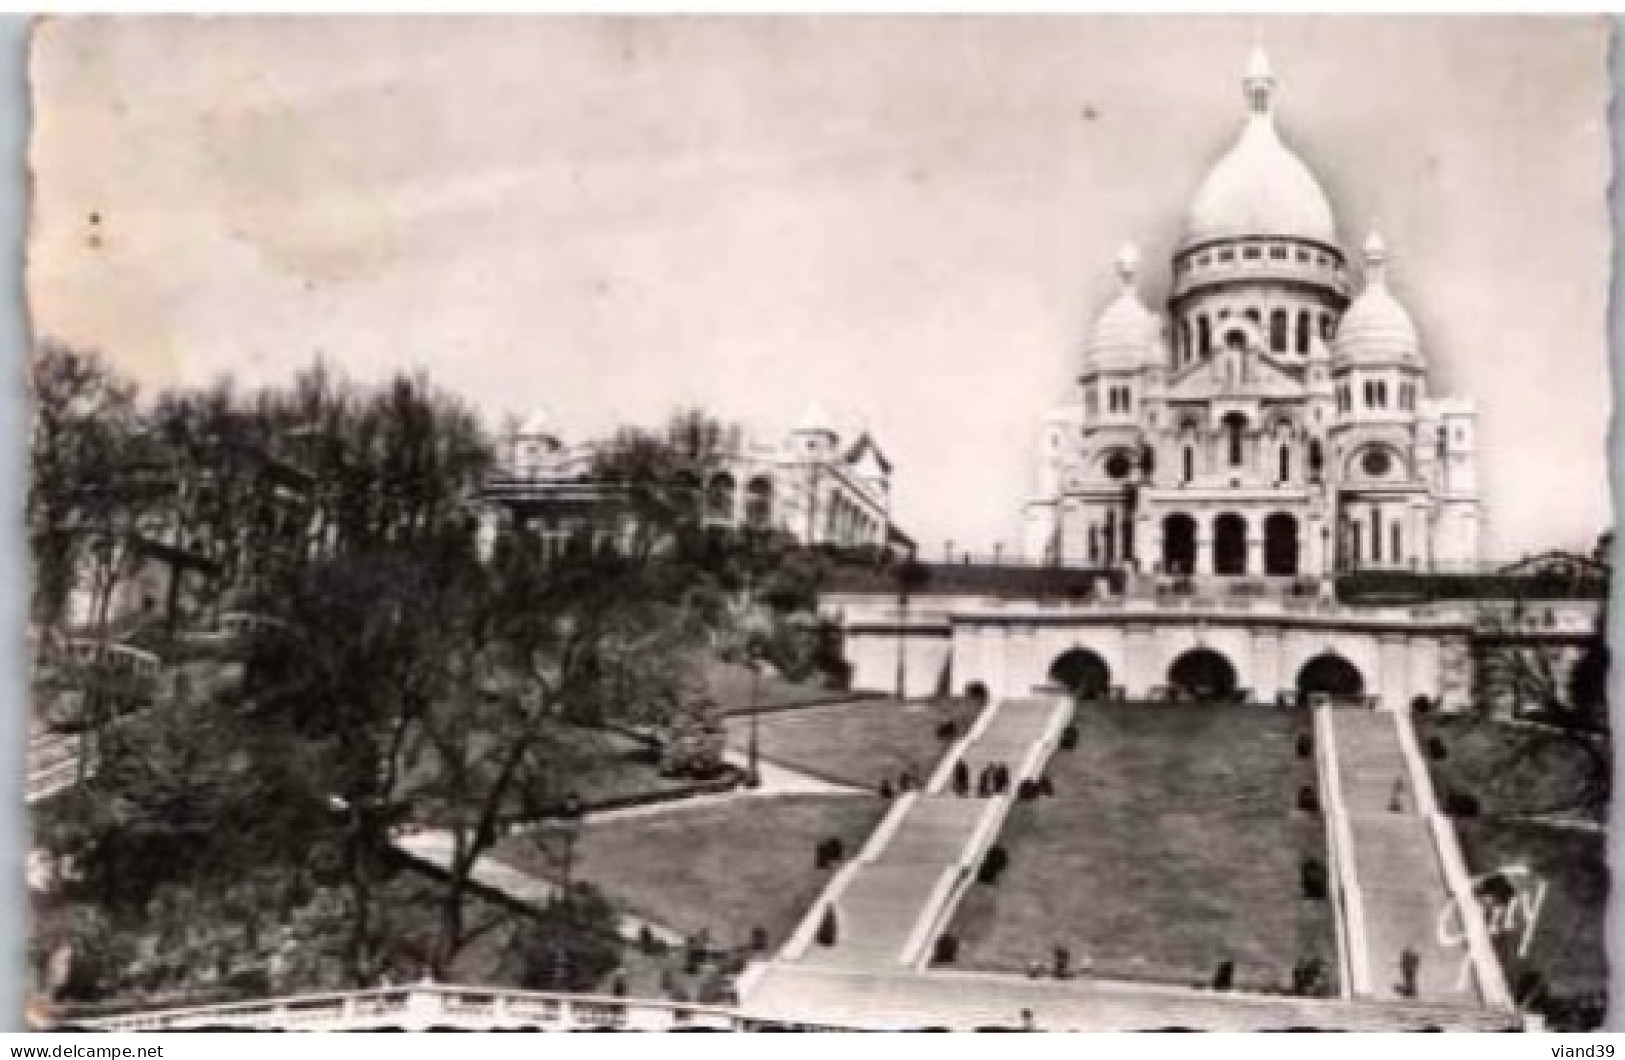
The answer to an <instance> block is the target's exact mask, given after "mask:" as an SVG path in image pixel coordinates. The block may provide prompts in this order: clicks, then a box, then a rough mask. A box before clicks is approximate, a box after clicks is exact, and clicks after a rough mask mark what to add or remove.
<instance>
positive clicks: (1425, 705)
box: [1411, 696, 1433, 714]
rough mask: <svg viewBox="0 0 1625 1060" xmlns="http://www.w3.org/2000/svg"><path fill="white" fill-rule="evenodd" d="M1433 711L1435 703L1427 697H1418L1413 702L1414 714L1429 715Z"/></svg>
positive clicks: (1412, 710) (1412, 711) (1412, 709)
mask: <svg viewBox="0 0 1625 1060" xmlns="http://www.w3.org/2000/svg"><path fill="white" fill-rule="evenodd" d="M1432 710H1433V701H1432V700H1431V699H1429V698H1428V697H1427V696H1417V697H1416V698H1414V699H1412V700H1411V713H1412V714H1427V713H1429V712H1431V711H1432Z"/></svg>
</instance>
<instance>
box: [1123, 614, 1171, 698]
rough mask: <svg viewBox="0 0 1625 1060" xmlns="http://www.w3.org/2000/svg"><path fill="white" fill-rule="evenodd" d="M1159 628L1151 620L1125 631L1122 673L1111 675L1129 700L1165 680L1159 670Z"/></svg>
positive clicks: (1144, 696) (1149, 691)
mask: <svg viewBox="0 0 1625 1060" xmlns="http://www.w3.org/2000/svg"><path fill="white" fill-rule="evenodd" d="M1155 637H1156V630H1155V628H1154V627H1152V626H1151V625H1150V624H1149V623H1139V624H1136V625H1131V626H1128V627H1126V628H1125V629H1124V631H1123V663H1122V665H1123V672H1122V673H1114V674H1112V683H1113V684H1114V685H1122V686H1123V690H1124V694H1125V695H1126V696H1128V698H1130V699H1144V698H1146V697H1147V696H1149V695H1150V694H1151V689H1152V687H1153V686H1155V685H1158V684H1160V683H1161V682H1162V675H1161V674H1159V673H1157V672H1156V659H1157V652H1156V650H1155V643H1154V642H1155Z"/></svg>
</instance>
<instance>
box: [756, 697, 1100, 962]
mask: <svg viewBox="0 0 1625 1060" xmlns="http://www.w3.org/2000/svg"><path fill="white" fill-rule="evenodd" d="M1070 711H1071V705H1070V704H1069V703H1067V702H1065V701H1064V700H1060V699H1056V698H1036V699H1016V700H1005V701H1003V702H1000V703H996V704H994V705H992V706H989V707H988V708H987V710H986V711H984V713H983V714H982V716H981V717H980V718H978V719H977V723H976V725H975V726H973V727H972V729H971V730H970V731H969V732H968V733H967V734H966V736H965V739H964V740H963V741H962V743H961V744H960V746H959V747H958V748H956V749H955V751H953V752H950V754H949V755H948V756H947V760H946V761H945V762H944V763H943V765H942V766H941V767H939V769H938V770H937V772H936V774H935V775H934V776H933V778H932V781H931V783H930V785H929V786H928V788H927V790H926V791H923V792H918V793H914V794H911V795H908V796H905V797H904V798H903V799H900V800H899V801H898V803H897V805H896V806H895V808H894V809H893V811H892V815H891V816H889V817H888V818H887V820H886V821H885V822H883V823H882V824H881V826H880V828H879V829H877V831H876V833H875V835H874V836H873V837H872V838H871V841H870V843H869V844H868V845H867V846H866V847H865V848H864V850H863V851H862V852H861V853H860V854H859V855H858V858H857V860H856V861H855V862H854V863H852V864H850V865H848V866H847V868H846V870H845V871H844V872H843V873H841V874H839V875H837V877H836V879H835V880H833V881H831V884H830V887H829V888H828V889H827V890H826V892H825V894H824V895H823V896H822V897H821V898H820V900H819V901H818V902H817V903H815V904H814V906H813V908H812V909H811V910H810V911H809V913H808V915H807V917H806V919H805V920H804V921H803V923H802V926H801V928H800V929H799V930H798V931H797V932H796V934H795V935H794V936H793V937H792V938H791V940H790V942H789V943H788V944H787V945H786V946H785V949H784V951H783V952H782V953H781V954H780V955H779V962H780V963H783V964H787V965H794V966H797V967H802V968H808V969H827V970H832V971H862V970H870V971H886V972H892V971H900V970H903V969H904V968H905V967H907V966H909V965H911V964H913V963H914V962H915V961H917V960H918V959H919V956H920V953H921V950H922V947H924V946H927V945H928V944H929V940H930V937H931V932H932V931H933V929H934V928H935V927H936V926H937V925H939V924H941V923H942V922H943V921H944V920H945V919H946V916H947V914H948V913H949V912H951V910H952V907H953V904H954V902H956V901H957V899H958V897H959V894H960V893H961V891H962V890H963V885H964V882H965V881H966V880H967V879H968V878H969V874H970V873H971V872H972V871H973V870H974V868H975V866H976V864H977V863H978V862H979V861H980V859H981V857H982V855H983V854H984V853H985V852H986V848H987V846H988V845H989V844H991V843H992V842H993V839H994V837H995V836H996V835H997V833H998V828H999V825H1000V824H1001V823H1002V822H1003V820H1004V815H1005V814H1006V813H1007V812H1008V810H1009V806H1010V803H1011V801H1012V800H1013V799H1014V796H1015V786H1016V785H1017V784H1018V783H1019V782H1020V781H1021V780H1022V779H1023V778H1025V777H1028V776H1033V775H1036V774H1037V772H1038V771H1039V770H1040V769H1041V768H1042V766H1043V763H1044V762H1045V761H1047V760H1048V757H1049V754H1050V752H1051V751H1053V749H1054V742H1055V740H1056V739H1057V738H1058V736H1059V733H1060V729H1061V727H1062V726H1063V725H1064V724H1065V722H1066V719H1067V717H1069V716H1070ZM955 760H958V761H963V762H964V763H965V765H966V766H967V768H969V769H970V771H971V775H972V777H973V778H974V777H975V776H976V774H977V773H979V772H980V771H981V770H982V769H983V768H984V767H985V766H988V765H994V764H1002V765H1005V766H1007V767H1008V768H1009V770H1010V785H1011V786H1010V790H1009V791H1007V792H1006V793H1005V794H1004V795H1003V796H1001V797H998V798H977V797H974V796H970V797H961V796H958V795H954V794H951V786H950V784H949V783H948V778H949V777H950V775H951V770H952V764H953V762H954V761H955ZM830 908H833V909H834V911H835V918H836V941H835V943H834V944H833V945H829V946H825V945H821V944H819V943H817V942H816V941H814V935H815V933H816V929H817V926H818V925H819V923H821V921H822V919H823V917H824V912H825V910H826V909H830Z"/></svg>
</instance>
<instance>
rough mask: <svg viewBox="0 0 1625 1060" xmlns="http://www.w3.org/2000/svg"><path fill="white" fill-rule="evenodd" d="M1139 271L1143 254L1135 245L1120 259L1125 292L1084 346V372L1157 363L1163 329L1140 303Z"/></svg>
mask: <svg viewBox="0 0 1625 1060" xmlns="http://www.w3.org/2000/svg"><path fill="white" fill-rule="evenodd" d="M1139 269H1140V254H1139V251H1138V250H1136V249H1135V248H1134V247H1133V246H1131V245H1130V246H1125V247H1123V249H1122V250H1121V251H1119V252H1118V255H1117V276H1118V278H1119V279H1120V280H1121V281H1122V283H1123V289H1122V291H1120V292H1119V293H1118V295H1117V297H1116V298H1115V299H1113V300H1112V304H1111V305H1109V306H1107V307H1106V310H1105V312H1103V313H1101V314H1100V316H1099V318H1097V319H1096V320H1095V326H1094V327H1093V328H1092V329H1090V332H1089V341H1088V342H1087V343H1086V344H1085V345H1084V353H1083V367H1084V371H1086V372H1088V371H1098V370H1099V369H1101V368H1137V367H1140V366H1141V365H1143V364H1146V363H1148V362H1150V361H1152V360H1154V359H1155V357H1156V351H1157V340H1158V331H1159V328H1158V323H1157V317H1156V314H1154V313H1152V312H1151V311H1150V310H1149V309H1147V308H1146V307H1145V303H1143V302H1141V301H1140V292H1139V290H1138V289H1137V288H1136V286H1135V280H1136V278H1137V276H1138V275H1139Z"/></svg>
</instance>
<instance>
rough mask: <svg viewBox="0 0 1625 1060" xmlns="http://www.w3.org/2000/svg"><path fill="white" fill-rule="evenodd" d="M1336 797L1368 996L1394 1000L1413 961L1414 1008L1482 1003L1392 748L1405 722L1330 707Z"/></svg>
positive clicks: (1427, 830)
mask: <svg viewBox="0 0 1625 1060" xmlns="http://www.w3.org/2000/svg"><path fill="white" fill-rule="evenodd" d="M1331 718H1332V729H1333V734H1334V737H1335V740H1336V753H1337V762H1338V771H1339V774H1340V776H1341V781H1342V796H1343V803H1344V808H1345V812H1346V813H1347V815H1348V824H1349V835H1350V837H1351V840H1352V844H1353V851H1352V856H1353V871H1354V875H1355V876H1356V878H1357V879H1358V881H1359V891H1360V895H1361V901H1362V903H1363V909H1362V911H1363V913H1364V928H1365V943H1366V952H1367V953H1368V955H1369V957H1368V961H1369V970H1370V982H1371V994H1372V998H1373V999H1375V1000H1383V999H1402V998H1403V995H1402V993H1401V990H1400V986H1401V982H1402V973H1401V960H1402V957H1403V954H1404V953H1405V951H1406V950H1407V949H1409V950H1411V951H1412V952H1414V953H1415V954H1416V956H1417V957H1418V958H1419V964H1418V967H1417V983H1416V987H1417V992H1416V997H1415V999H1414V1000H1416V1001H1420V1002H1427V1003H1434V1004H1447V1005H1473V1006H1477V1005H1480V1004H1482V1003H1483V999H1482V997H1481V996H1480V995H1479V993H1478V990H1477V987H1476V985H1475V979H1474V977H1473V975H1472V974H1471V970H1470V966H1469V950H1468V947H1467V944H1466V942H1465V941H1464V940H1462V939H1460V938H1458V937H1456V936H1459V935H1460V934H1461V931H1460V929H1459V927H1455V926H1454V925H1456V924H1458V920H1457V917H1456V916H1455V915H1454V912H1453V910H1454V898H1453V896H1452V893H1451V889H1450V885H1449V882H1448V881H1447V879H1446V878H1445V874H1444V870H1443V867H1442V865H1441V862H1440V855H1439V851H1438V849H1437V846H1436V844H1435V840H1434V835H1433V832H1432V827H1431V825H1430V823H1429V821H1428V818H1427V817H1426V816H1425V815H1424V814H1423V812H1422V810H1423V808H1424V803H1425V802H1426V801H1427V797H1426V795H1425V793H1421V792H1418V791H1417V790H1416V788H1415V784H1414V781H1413V777H1412V773H1411V770H1410V768H1409V766H1408V764H1407V762H1406V758H1405V750H1404V747H1403V746H1402V744H1401V741H1400V735H1399V730H1398V725H1399V724H1404V723H1405V722H1404V720H1403V719H1398V718H1396V717H1395V716H1394V715H1392V714H1390V713H1386V712H1382V711H1364V710H1334V711H1332V713H1331Z"/></svg>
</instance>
